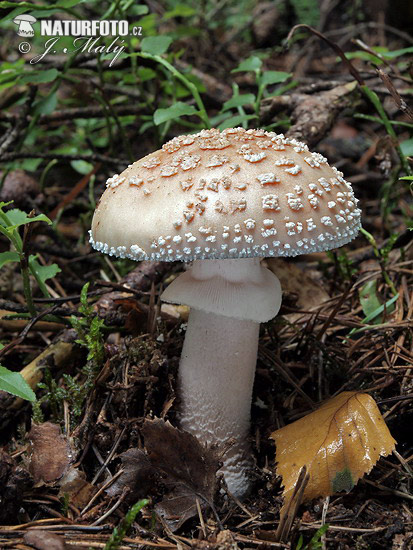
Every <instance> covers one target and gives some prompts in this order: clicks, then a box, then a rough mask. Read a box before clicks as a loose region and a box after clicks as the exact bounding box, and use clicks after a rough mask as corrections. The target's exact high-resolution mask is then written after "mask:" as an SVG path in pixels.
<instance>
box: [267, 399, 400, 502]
mask: <svg viewBox="0 0 413 550" xmlns="http://www.w3.org/2000/svg"><path fill="white" fill-rule="evenodd" d="M271 438H272V439H274V440H275V444H276V449H277V463H278V464H277V473H278V475H280V476H281V477H282V483H283V486H284V492H283V496H284V507H283V508H285V507H286V506H287V505H288V502H289V500H290V498H291V496H292V494H293V492H294V487H295V485H296V483H297V479H298V476H299V473H300V470H301V468H302V467H304V466H306V468H307V472H308V473H309V482H308V484H307V486H306V488H305V490H304V493H303V498H302V500H303V501H308V500H311V499H313V498H316V497H320V496H323V497H325V496H328V495H331V494H333V493H336V492H338V491H350V490H351V489H352V488H353V487H354V486H355V485H356V483H357V482H358V480H359V479H360V478H361V477H362V476H363V475H364V474H366V473H368V472H370V470H371V469H372V468H373V466H374V465H375V464H376V462H377V460H378V459H379V458H380V456H387V455H389V454H390V453H392V452H393V450H394V447H395V444H396V441H395V440H394V439H393V437H392V436H391V434H390V432H389V429H388V428H387V426H386V424H385V422H384V419H383V417H382V415H381V413H380V411H379V409H378V407H377V405H376V403H375V401H374V399H373V398H372V397H370V395H368V394H365V393H357V392H343V393H340V394H339V395H337V396H336V397H334V398H333V399H330V400H329V401H327V402H326V403H324V404H323V405H322V406H321V407H320V408H319V409H317V410H316V411H314V412H312V413H310V414H308V415H307V416H305V417H303V418H300V419H299V420H297V421H296V422H293V423H292V424H289V425H288V426H285V427H284V428H281V429H280V430H277V431H275V432H274V433H272V434H271Z"/></svg>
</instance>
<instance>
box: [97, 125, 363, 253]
mask: <svg viewBox="0 0 413 550" xmlns="http://www.w3.org/2000/svg"><path fill="white" fill-rule="evenodd" d="M106 186H107V189H106V190H105V192H104V193H103V195H102V197H101V200H100V202H99V204H98V206H97V208H96V211H95V214H94V217H93V221H92V230H91V232H90V242H91V244H92V246H93V247H94V248H95V249H96V250H99V251H101V252H105V253H108V254H110V255H114V256H117V257H121V258H124V257H126V258H130V259H133V260H164V261H175V260H181V261H193V260H196V259H224V258H242V257H254V256H261V257H269V256H296V255H298V254H303V253H308V252H315V251H323V250H330V249H333V248H337V247H339V246H342V245H344V244H346V243H348V242H349V241H351V240H352V239H353V238H354V237H355V236H356V234H357V233H358V230H359V228H360V214H361V211H360V209H358V208H357V199H356V198H355V197H354V194H353V190H352V188H351V185H350V183H348V182H346V181H345V180H344V179H343V174H342V173H341V172H339V171H338V170H337V169H336V168H335V167H331V166H329V164H328V162H327V159H326V158H324V157H323V156H322V155H320V154H319V153H311V152H309V150H308V147H307V146H306V145H305V144H304V143H301V142H299V141H297V140H295V139H288V138H286V137H284V136H283V135H282V134H281V135H277V134H275V133H273V132H266V131H264V130H245V129H243V128H229V129H226V130H223V131H222V132H220V131H219V130H216V129H212V130H202V131H201V132H200V133H198V134H193V135H186V136H180V137H176V138H174V139H172V140H171V141H169V142H168V143H166V144H165V145H163V147H162V149H161V150H159V151H156V152H154V153H151V154H150V155H147V156H146V157H144V158H142V159H140V160H138V161H137V162H135V163H134V164H132V165H129V167H128V168H127V169H126V170H124V171H123V172H122V173H121V174H120V175H118V174H115V175H114V176H113V177H111V178H109V179H108V180H107V182H106Z"/></svg>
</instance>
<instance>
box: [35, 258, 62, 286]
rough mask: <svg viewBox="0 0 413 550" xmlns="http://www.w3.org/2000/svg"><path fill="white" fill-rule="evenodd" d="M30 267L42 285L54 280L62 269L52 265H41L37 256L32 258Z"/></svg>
mask: <svg viewBox="0 0 413 550" xmlns="http://www.w3.org/2000/svg"><path fill="white" fill-rule="evenodd" d="M30 267H31V269H33V270H34V271H35V273H36V277H37V278H38V279H39V281H40V282H41V283H43V284H44V283H45V282H46V281H47V280H48V279H52V278H53V277H55V276H56V275H57V274H58V273H60V272H61V269H60V267H59V266H58V265H56V264H51V265H40V264H39V262H38V261H37V259H36V256H33V255H32V256H30Z"/></svg>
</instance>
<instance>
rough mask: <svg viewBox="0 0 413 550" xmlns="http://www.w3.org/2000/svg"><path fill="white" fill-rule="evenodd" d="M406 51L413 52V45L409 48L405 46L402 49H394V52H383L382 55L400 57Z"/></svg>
mask: <svg viewBox="0 0 413 550" xmlns="http://www.w3.org/2000/svg"><path fill="white" fill-rule="evenodd" d="M406 53H413V46H410V47H409V48H403V49H401V50H394V51H393V52H383V53H382V54H381V55H382V57H385V58H386V59H394V58H395V57H400V56H402V55H405V54H406Z"/></svg>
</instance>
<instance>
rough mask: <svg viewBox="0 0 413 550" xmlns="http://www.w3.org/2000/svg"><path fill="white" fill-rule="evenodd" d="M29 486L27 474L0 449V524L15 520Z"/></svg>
mask: <svg viewBox="0 0 413 550" xmlns="http://www.w3.org/2000/svg"><path fill="white" fill-rule="evenodd" d="M31 485H32V480H31V476H30V474H29V472H27V471H26V470H25V469H24V468H21V467H19V466H16V462H15V460H14V459H13V458H12V457H11V456H9V455H8V454H7V453H5V452H4V451H3V450H1V449H0V503H1V505H0V524H2V525H3V524H4V523H9V522H10V518H15V519H17V514H18V511H19V510H20V507H21V504H22V500H23V496H24V492H25V491H26V490H28V489H29V488H31Z"/></svg>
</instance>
